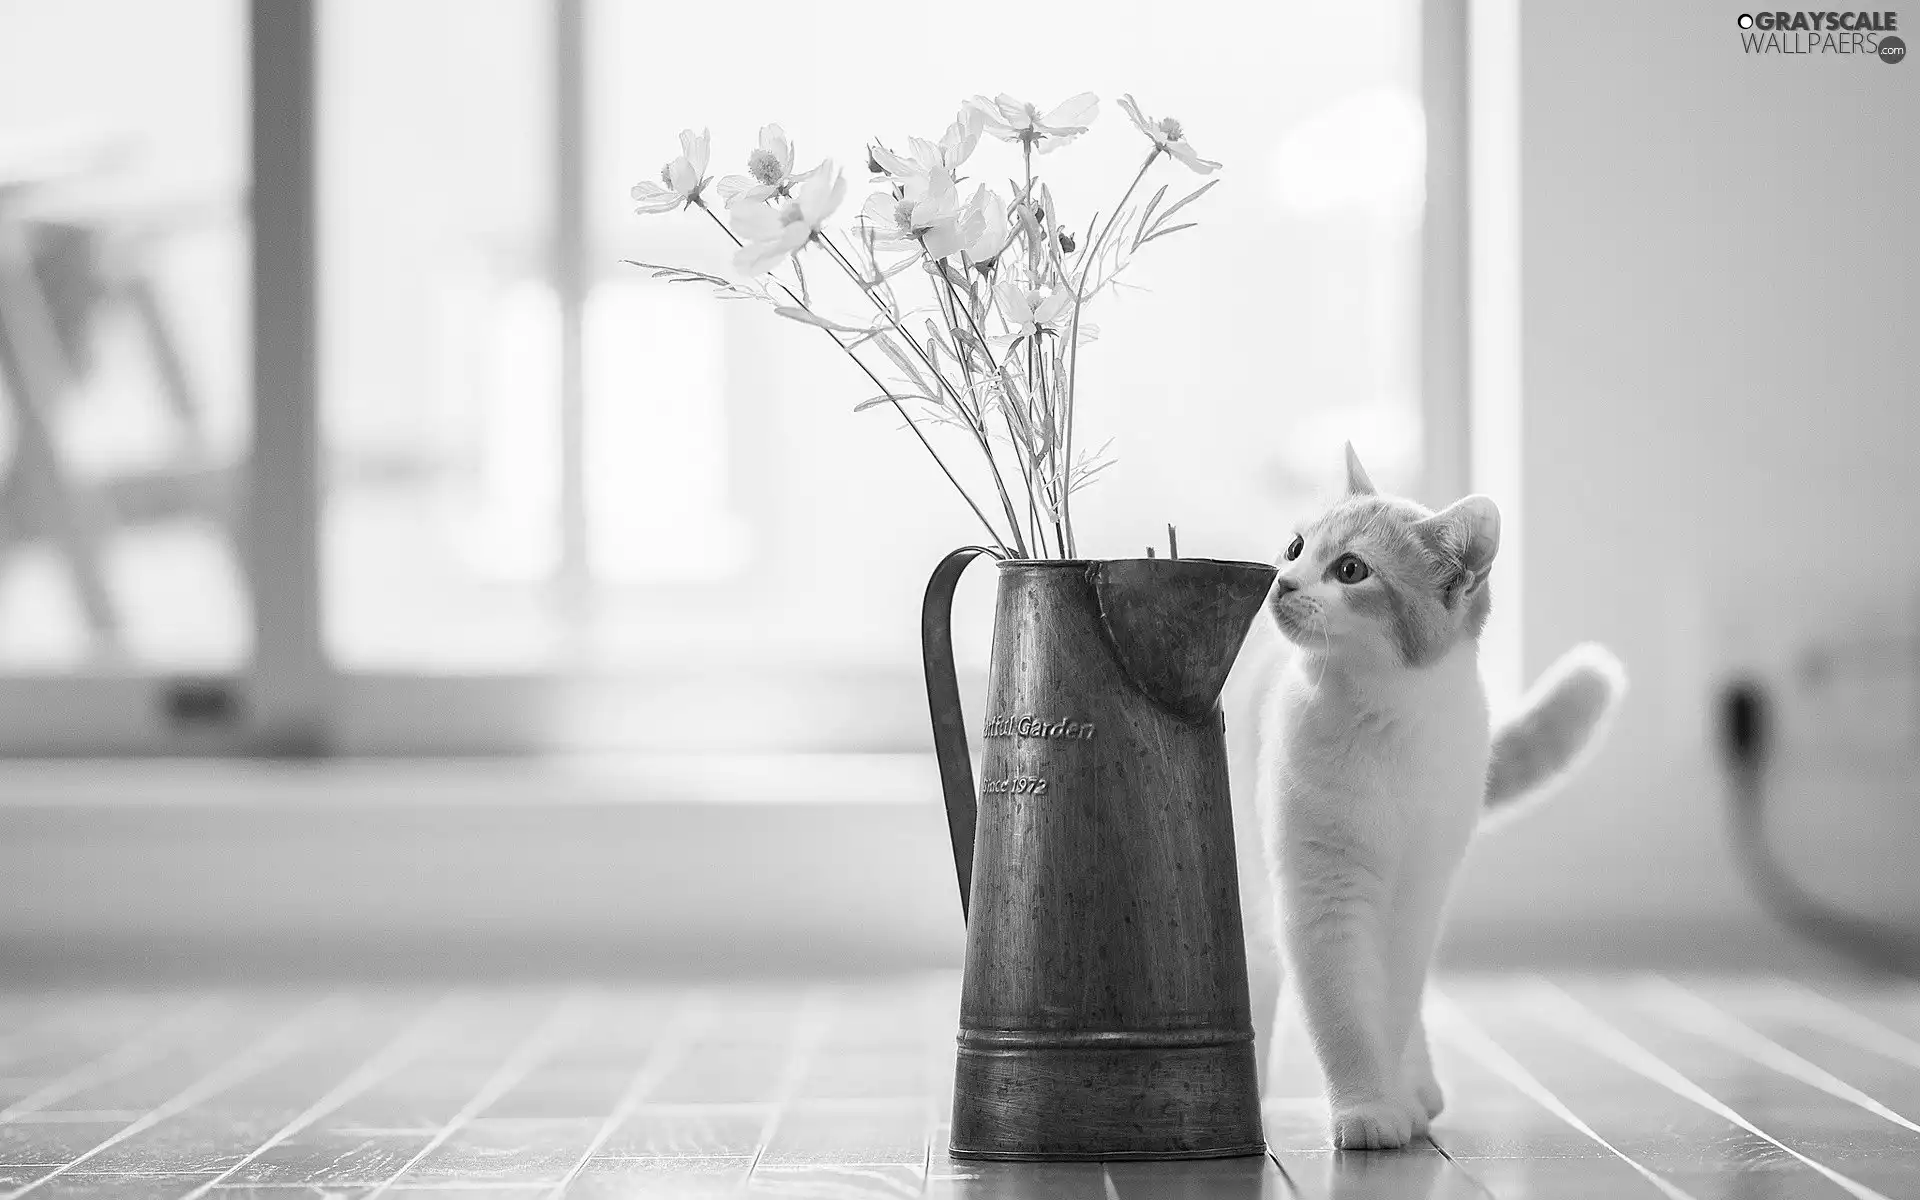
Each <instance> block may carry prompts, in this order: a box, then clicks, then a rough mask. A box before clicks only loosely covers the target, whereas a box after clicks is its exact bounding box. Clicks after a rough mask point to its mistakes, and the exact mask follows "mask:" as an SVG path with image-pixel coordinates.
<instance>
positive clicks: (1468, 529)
mask: <svg viewBox="0 0 1920 1200" xmlns="http://www.w3.org/2000/svg"><path fill="white" fill-rule="evenodd" d="M1414 529H1415V530H1416V531H1418V533H1419V534H1420V538H1421V540H1422V541H1424V542H1425V543H1426V544H1427V546H1428V548H1429V549H1431V550H1432V551H1433V552H1434V553H1436V554H1438V555H1439V556H1440V558H1441V560H1442V561H1443V562H1445V563H1446V564H1447V566H1448V567H1449V568H1451V569H1452V571H1453V572H1454V574H1455V579H1456V581H1457V582H1461V583H1464V584H1465V586H1466V590H1467V591H1472V590H1473V589H1475V588H1477V587H1479V586H1480V585H1481V584H1483V583H1485V582H1486V581H1487V572H1488V571H1489V570H1491V569H1492V568H1493V557H1494V555H1496V554H1498V553H1499V552H1500V508H1499V506H1498V505H1496V504H1494V502H1493V501H1492V499H1491V498H1489V497H1486V496H1468V497H1467V498H1466V499H1464V500H1456V501H1454V502H1453V503H1452V504H1449V505H1448V506H1447V507H1446V508H1444V509H1442V510H1440V511H1439V512H1437V513H1435V514H1433V515H1432V516H1431V517H1428V518H1427V519H1426V520H1424V521H1422V522H1420V523H1419V524H1418V525H1415V526H1414Z"/></svg>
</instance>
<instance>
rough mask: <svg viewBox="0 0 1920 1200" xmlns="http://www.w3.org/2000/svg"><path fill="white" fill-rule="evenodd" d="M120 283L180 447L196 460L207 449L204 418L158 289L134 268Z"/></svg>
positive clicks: (149, 279) (143, 273)
mask: <svg viewBox="0 0 1920 1200" xmlns="http://www.w3.org/2000/svg"><path fill="white" fill-rule="evenodd" d="M124 286H125V289H126V294H127V299H128V300H129V301H130V302H131V303H132V304H133V309H134V312H135V314H136V315H137V316H138V317H139V319H140V328H141V331H142V332H143V333H144V334H145V335H146V339H147V348H148V350H149V351H151V352H152V354H153V362H154V367H155V369H157V370H158V371H159V373H160V392H161V396H162V398H163V399H164V400H165V401H166V404H167V410H168V411H169V412H171V413H172V414H173V419H174V420H175V422H177V423H178V425H179V429H180V437H181V444H182V447H183V449H184V450H186V452H187V453H188V454H189V455H190V456H191V457H192V458H193V459H194V460H196V461H198V460H199V459H200V458H201V457H203V456H204V455H205V453H206V449H207V431H206V420H205V417H204V415H203V410H202V407H201V404H200V398H199V393H198V392H197V391H196V390H195V388H194V386H193V380H192V378H191V376H189V374H188V372H187V364H186V361H185V360H184V359H183V358H181V356H180V348H179V346H178V345H177V344H176V343H175V341H174V337H173V327H172V323H171V322H169V321H168V319H167V314H166V311H165V310H164V309H163V308H162V307H161V304H160V296H159V293H158V292H157V291H155V289H154V286H153V279H152V277H151V276H150V275H148V274H147V273H146V272H144V271H138V270H136V271H135V272H134V273H133V274H131V275H130V276H129V277H128V278H127V280H126V283H125V285H124Z"/></svg>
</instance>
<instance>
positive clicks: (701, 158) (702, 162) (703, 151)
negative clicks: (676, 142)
mask: <svg viewBox="0 0 1920 1200" xmlns="http://www.w3.org/2000/svg"><path fill="white" fill-rule="evenodd" d="M712 141H713V135H712V133H711V131H709V130H705V129H702V130H701V131H700V132H699V134H697V135H696V134H695V133H694V132H693V130H691V129H682V130H681V131H680V154H681V156H682V157H683V158H685V159H686V160H687V162H688V164H689V165H691V166H692V168H693V174H694V177H695V178H696V179H697V178H699V177H700V176H702V175H705V174H706V173H707V151H708V148H709V147H710V146H711V144H712Z"/></svg>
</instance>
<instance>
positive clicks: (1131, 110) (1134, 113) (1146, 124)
mask: <svg viewBox="0 0 1920 1200" xmlns="http://www.w3.org/2000/svg"><path fill="white" fill-rule="evenodd" d="M1120 107H1121V108H1122V109H1124V110H1125V111H1126V114H1127V116H1128V117H1129V118H1131V119H1132V121H1133V125H1134V128H1136V129H1138V130H1139V131H1140V132H1141V133H1144V134H1146V135H1147V136H1148V137H1150V138H1152V139H1153V140H1154V141H1156V142H1157V141H1159V140H1160V134H1159V131H1158V130H1156V129H1155V128H1154V126H1153V122H1152V121H1150V120H1148V119H1147V118H1146V117H1145V116H1144V115H1142V114H1141V112H1140V105H1139V104H1138V103H1137V102H1135V100H1134V98H1133V93H1131V92H1129V93H1127V94H1126V95H1124V96H1122V97H1120Z"/></svg>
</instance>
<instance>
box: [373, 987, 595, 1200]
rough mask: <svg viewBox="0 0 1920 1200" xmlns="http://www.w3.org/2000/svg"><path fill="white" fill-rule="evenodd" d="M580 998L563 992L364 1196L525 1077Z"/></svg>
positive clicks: (573, 1017)
mask: <svg viewBox="0 0 1920 1200" xmlns="http://www.w3.org/2000/svg"><path fill="white" fill-rule="evenodd" d="M583 998H584V992H583V991H581V990H580V989H578V988H576V989H573V990H570V991H568V992H566V993H565V994H563V995H562V996H561V997H560V999H559V1000H558V1001H557V1002H555V1004H554V1006H553V1011H552V1012H551V1013H549V1014H547V1016H546V1018H545V1019H544V1020H542V1021H541V1022H540V1023H539V1024H538V1025H536V1026H534V1028H533V1030H532V1031H531V1032H530V1033H528V1034H527V1036H526V1037H525V1038H522V1039H521V1041H520V1043H519V1044H518V1045H517V1046H515V1047H514V1048H513V1049H512V1050H510V1051H508V1053H507V1057H506V1058H505V1059H504V1060H502V1062H501V1063H500V1065H499V1066H498V1067H497V1068H495V1069H494V1072H493V1074H492V1075H489V1076H488V1077H487V1079H486V1081H485V1082H484V1083H482V1084H481V1085H480V1090H479V1091H477V1092H475V1093H474V1094H473V1098H472V1099H470V1100H468V1101H467V1102H466V1103H465V1104H464V1105H462V1106H461V1107H460V1110H459V1111H458V1112H456V1113H454V1114H453V1115H452V1116H451V1117H448V1118H447V1120H446V1123H445V1124H443V1125H442V1126H441V1127H440V1129H439V1131H438V1132H437V1133H435V1134H434V1135H433V1140H431V1141H429V1142H428V1143H427V1144H426V1145H424V1146H422V1147H421V1148H420V1150H419V1152H418V1153H416V1154H415V1155H414V1156H413V1157H412V1158H409V1159H408V1160H407V1161H406V1162H404V1163H402V1164H400V1166H399V1168H398V1169H397V1170H395V1171H394V1172H393V1174H391V1175H389V1176H387V1177H386V1178H385V1179H383V1180H381V1181H380V1182H379V1183H378V1184H376V1185H375V1186H374V1189H373V1190H372V1191H370V1192H368V1193H367V1194H366V1196H365V1197H364V1200H375V1197H378V1196H381V1195H384V1194H385V1193H386V1192H387V1190H388V1189H389V1188H391V1187H393V1185H394V1183H395V1181H397V1180H399V1179H400V1178H402V1177H403V1176H405V1175H406V1173H407V1172H409V1171H411V1170H413V1169H414V1167H416V1166H418V1165H419V1164H420V1163H421V1162H422V1161H424V1160H425V1159H426V1157H427V1156H428V1155H429V1154H432V1153H433V1152H434V1151H435V1150H438V1149H439V1148H440V1147H441V1146H444V1145H446V1143H447V1142H448V1140H449V1139H451V1138H452V1137H453V1135H454V1133H455V1132H457V1131H458V1130H459V1129H460V1127H461V1126H463V1125H465V1124H466V1123H467V1122H469V1121H471V1120H473V1118H474V1117H475V1116H476V1115H478V1114H479V1113H480V1112H482V1111H484V1110H485V1109H486V1107H487V1105H489V1104H492V1103H493V1102H494V1101H495V1100H498V1099H499V1098H500V1097H502V1096H504V1095H506V1094H507V1091H508V1089H510V1088H512V1087H513V1086H514V1085H515V1084H517V1083H519V1082H520V1081H521V1080H522V1079H525V1078H526V1077H527V1075H528V1074H529V1073H530V1072H531V1071H532V1070H533V1068H534V1067H535V1066H536V1065H538V1064H539V1061H540V1059H541V1058H543V1057H545V1056H546V1054H547V1052H548V1051H549V1050H551V1049H552V1048H553V1045H554V1043H555V1042H557V1041H558V1040H559V1039H560V1037H561V1036H562V1035H563V1034H564V1033H566V1032H567V1031H568V1030H569V1029H570V1028H571V1027H572V1025H573V1024H574V1023H575V1022H576V1021H578V1020H579V1009H580V1007H581V1004H582V1002H583Z"/></svg>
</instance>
